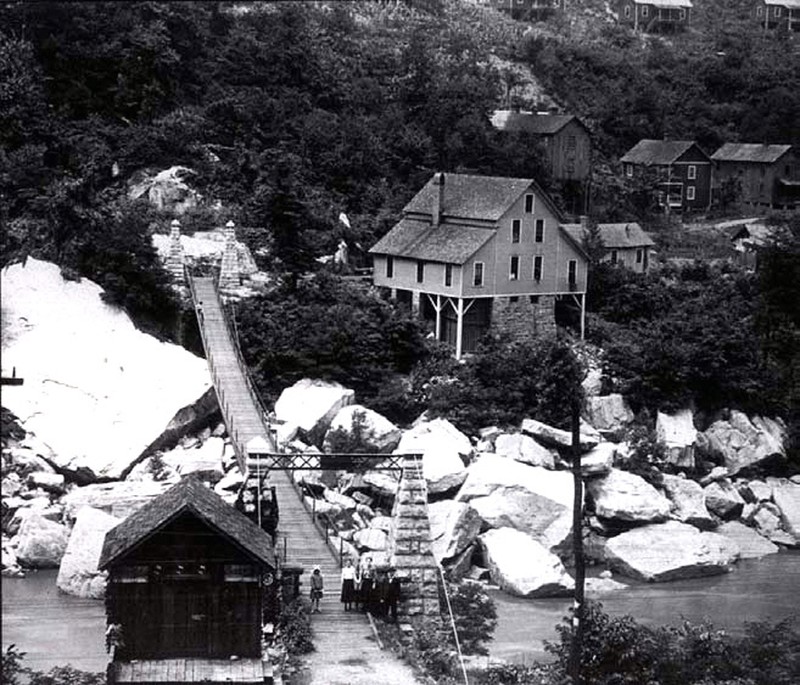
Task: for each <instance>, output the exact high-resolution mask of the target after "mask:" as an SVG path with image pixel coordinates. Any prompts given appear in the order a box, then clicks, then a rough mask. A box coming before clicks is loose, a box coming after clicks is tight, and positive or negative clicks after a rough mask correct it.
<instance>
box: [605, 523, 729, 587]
mask: <svg viewBox="0 0 800 685" xmlns="http://www.w3.org/2000/svg"><path fill="white" fill-rule="evenodd" d="M738 556H739V546H738V545H737V544H736V543H735V542H734V541H732V540H730V539H728V538H726V537H724V536H722V535H719V534H717V533H706V532H701V531H699V530H697V528H695V527H693V526H690V525H688V524H685V523H679V522H678V521H667V522H666V523H657V524H651V525H647V526H643V527H641V528H635V529H633V530H629V531H627V532H626V533H622V534H621V535H617V536H615V537H613V538H611V539H610V540H609V541H608V542H607V543H606V546H605V559H606V561H607V562H608V564H609V565H610V566H611V567H612V568H614V569H615V570H617V571H619V572H620V573H622V574H623V575H626V576H630V577H631V578H638V579H640V580H646V581H652V582H660V581H666V580H677V579H679V578H695V577H699V576H707V575H714V574H719V573H725V572H726V570H727V567H728V565H729V564H731V563H733V562H734V561H736V559H737V558H738Z"/></svg>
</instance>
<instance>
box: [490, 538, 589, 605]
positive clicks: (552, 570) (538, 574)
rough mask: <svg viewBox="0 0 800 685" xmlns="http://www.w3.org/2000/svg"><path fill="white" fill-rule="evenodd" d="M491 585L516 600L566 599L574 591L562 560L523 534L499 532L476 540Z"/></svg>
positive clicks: (573, 585) (573, 582) (571, 580)
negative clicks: (521, 598)
mask: <svg viewBox="0 0 800 685" xmlns="http://www.w3.org/2000/svg"><path fill="white" fill-rule="evenodd" d="M479 540H480V542H481V545H482V547H483V551H484V556H485V559H486V563H487V566H488V567H489V573H490V574H491V578H492V581H493V582H494V583H496V584H497V585H499V586H500V588H501V589H502V590H505V591H506V592H508V593H509V594H512V595H516V596H519V597H554V596H567V595H569V593H571V592H572V590H573V589H574V587H575V581H574V580H573V579H572V578H571V577H570V576H569V574H568V573H567V571H566V569H565V568H564V565H563V564H562V563H561V560H560V559H559V558H558V557H557V556H556V555H555V554H552V553H551V552H549V551H547V549H545V548H544V547H543V546H542V545H541V544H540V543H538V542H536V540H534V539H533V538H531V537H530V536H529V535H526V534H525V533H522V532H520V531H518V530H513V529H511V528H499V529H497V530H490V531H488V532H487V533H484V534H483V535H481V536H480V538H479Z"/></svg>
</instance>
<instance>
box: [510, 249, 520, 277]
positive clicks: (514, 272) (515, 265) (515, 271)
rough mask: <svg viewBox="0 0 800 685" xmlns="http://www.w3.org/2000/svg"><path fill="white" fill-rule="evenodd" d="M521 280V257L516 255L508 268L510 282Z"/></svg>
mask: <svg viewBox="0 0 800 685" xmlns="http://www.w3.org/2000/svg"><path fill="white" fill-rule="evenodd" d="M518 278H519V257H517V256H516V255H514V256H513V257H512V258H511V260H510V263H509V267H508V280H510V281H516V280H517V279H518Z"/></svg>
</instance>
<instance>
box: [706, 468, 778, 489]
mask: <svg viewBox="0 0 800 685" xmlns="http://www.w3.org/2000/svg"><path fill="white" fill-rule="evenodd" d="M729 475H730V474H729V473H728V469H727V468H726V467H724V466H715V467H714V468H713V469H711V471H709V472H708V473H707V474H706V475H705V476H703V477H702V478H701V479H700V485H703V486H706V485H708V484H709V483H714V482H716V481H718V480H722V479H723V478H727V477H728V476H729ZM770 492H771V490H770Z"/></svg>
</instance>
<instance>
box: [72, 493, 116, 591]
mask: <svg viewBox="0 0 800 685" xmlns="http://www.w3.org/2000/svg"><path fill="white" fill-rule="evenodd" d="M119 522H120V520H119V519H118V518H116V517H114V516H110V515H109V514H106V513H105V512H104V511H100V510H99V509H92V508H91V507H83V508H82V509H81V510H80V511H79V512H78V515H77V517H76V518H75V525H74V526H73V528H72V532H71V533H70V536H69V541H68V543H67V549H66V551H65V552H64V556H63V558H62V559H61V565H60V566H59V569H58V577H57V578H56V585H57V586H58V588H59V589H60V590H61V591H62V592H66V593H67V594H68V595H75V596H77V597H86V598H90V599H101V598H102V597H104V596H105V586H106V577H107V574H106V572H105V571H100V570H99V569H98V568H97V565H98V563H99V562H100V554H101V553H102V551H103V542H104V540H105V537H106V533H107V532H108V531H109V530H111V529H112V528H113V527H114V526H116V525H117V524H118V523H119Z"/></svg>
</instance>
